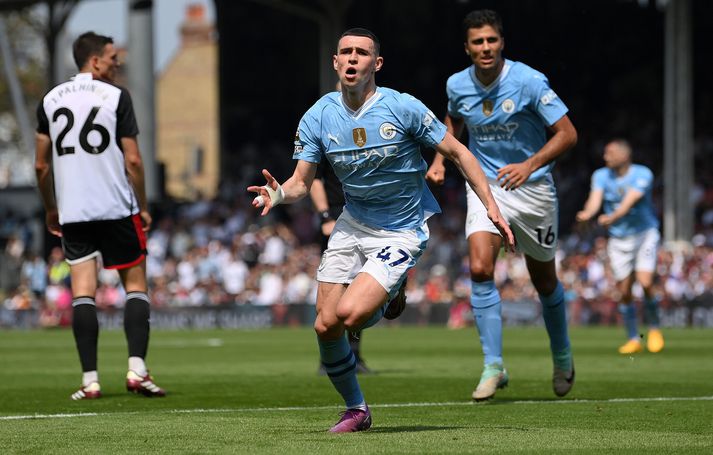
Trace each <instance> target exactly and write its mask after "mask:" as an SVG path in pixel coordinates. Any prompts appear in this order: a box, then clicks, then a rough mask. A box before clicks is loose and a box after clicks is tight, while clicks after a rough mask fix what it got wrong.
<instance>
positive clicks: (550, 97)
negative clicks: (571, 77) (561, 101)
mask: <svg viewBox="0 0 713 455" xmlns="http://www.w3.org/2000/svg"><path fill="white" fill-rule="evenodd" d="M556 99H557V94H556V93H555V92H554V90H552V89H550V90H547V92H546V93H545V94H544V95H542V97H541V98H540V103H542V104H545V105H547V104H550V103H551V102H552V101H554V100H556Z"/></svg>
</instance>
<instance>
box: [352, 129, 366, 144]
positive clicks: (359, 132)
mask: <svg viewBox="0 0 713 455" xmlns="http://www.w3.org/2000/svg"><path fill="white" fill-rule="evenodd" d="M352 138H353V139H354V143H355V144H356V146H357V147H364V144H366V130H365V129H364V128H354V129H353V130H352Z"/></svg>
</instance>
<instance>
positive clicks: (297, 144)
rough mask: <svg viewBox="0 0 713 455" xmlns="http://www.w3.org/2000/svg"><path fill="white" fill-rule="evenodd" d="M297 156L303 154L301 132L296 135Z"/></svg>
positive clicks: (298, 131)
mask: <svg viewBox="0 0 713 455" xmlns="http://www.w3.org/2000/svg"><path fill="white" fill-rule="evenodd" d="M294 144H295V152H294V153H295V154H297V153H302V140H300V130H297V132H296V133H295V142H294Z"/></svg>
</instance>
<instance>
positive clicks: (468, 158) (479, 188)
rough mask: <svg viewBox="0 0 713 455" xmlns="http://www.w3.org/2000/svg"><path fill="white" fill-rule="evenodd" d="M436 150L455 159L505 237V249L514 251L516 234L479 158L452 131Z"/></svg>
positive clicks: (455, 162)
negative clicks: (497, 199) (501, 211)
mask: <svg viewBox="0 0 713 455" xmlns="http://www.w3.org/2000/svg"><path fill="white" fill-rule="evenodd" d="M436 151H438V153H440V154H442V155H443V156H445V157H446V158H448V159H449V160H451V161H453V163H454V164H455V165H456V167H457V168H458V170H459V171H460V172H461V174H463V177H465V179H466V180H467V181H468V184H470V187H471V188H473V191H475V194H476V195H477V196H478V198H479V199H480V200H481V201H482V202H483V205H484V206H485V208H486V209H487V210H488V218H490V221H492V222H493V224H494V225H495V227H497V228H498V230H499V231H500V234H501V235H502V236H503V239H505V249H506V250H510V251H514V249H515V236H514V235H513V233H512V231H511V230H510V226H508V223H507V221H505V218H503V216H502V215H501V214H500V209H499V208H498V205H497V204H496V203H495V199H494V198H493V193H491V192H490V186H488V179H487V178H486V177H485V173H484V172H483V169H482V168H481V167H480V164H479V163H478V160H476V159H475V156H473V154H472V153H470V150H468V148H467V147H466V146H465V145H463V144H461V143H460V142H459V141H458V139H456V138H455V137H453V136H452V135H451V134H450V133H446V136H445V137H444V138H443V140H442V141H441V143H440V144H438V145H437V146H436Z"/></svg>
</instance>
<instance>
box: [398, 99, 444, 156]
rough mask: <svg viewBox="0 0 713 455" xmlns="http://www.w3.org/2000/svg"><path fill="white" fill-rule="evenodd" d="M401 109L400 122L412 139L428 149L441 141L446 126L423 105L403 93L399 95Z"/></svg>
mask: <svg viewBox="0 0 713 455" xmlns="http://www.w3.org/2000/svg"><path fill="white" fill-rule="evenodd" d="M401 108H402V112H401V121H402V122H403V125H404V128H405V130H406V131H407V132H408V133H409V134H410V135H411V136H413V138H414V139H416V140H417V141H418V142H420V143H422V144H423V145H426V146H428V147H435V146H436V145H438V144H440V143H441V141H443V138H444V137H445V136H446V125H444V124H443V123H442V122H441V121H440V120H438V119H437V118H436V116H435V115H434V114H433V112H431V111H430V110H429V109H428V108H427V107H426V105H425V104H423V103H422V102H421V101H419V100H418V99H416V98H415V97H413V96H411V95H408V94H406V93H404V94H402V95H401Z"/></svg>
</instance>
